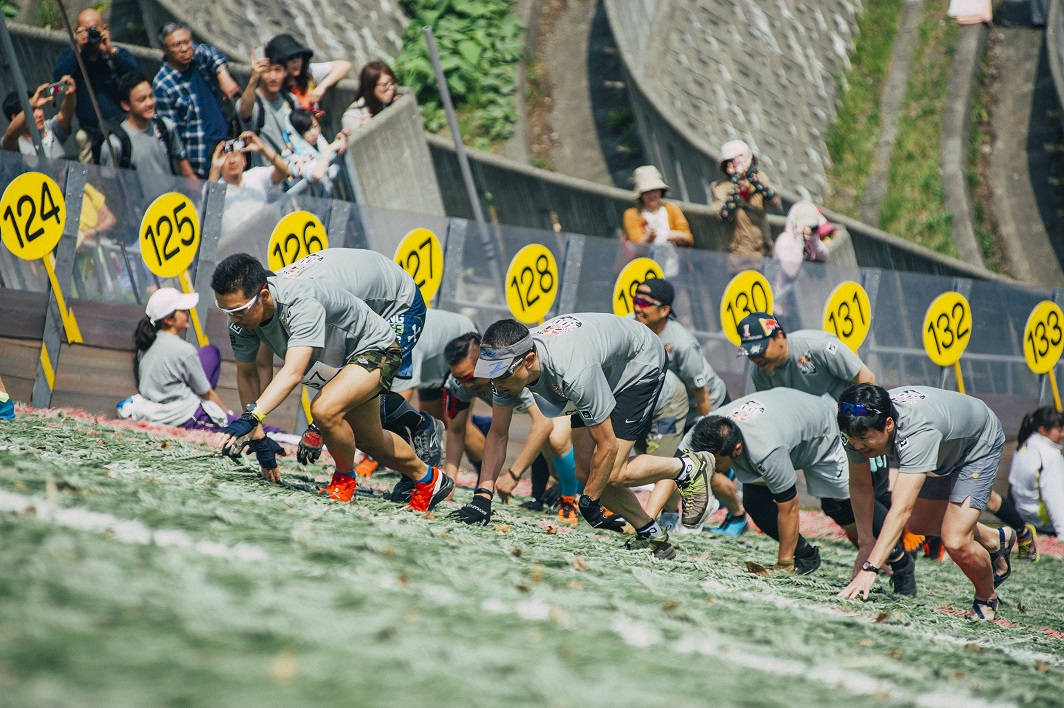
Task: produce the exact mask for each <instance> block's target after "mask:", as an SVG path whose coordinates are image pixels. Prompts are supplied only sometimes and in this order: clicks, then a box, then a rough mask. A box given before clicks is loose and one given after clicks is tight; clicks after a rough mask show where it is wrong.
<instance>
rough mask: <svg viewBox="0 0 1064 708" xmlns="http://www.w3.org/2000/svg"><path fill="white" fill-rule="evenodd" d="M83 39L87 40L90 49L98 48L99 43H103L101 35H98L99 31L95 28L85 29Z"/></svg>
mask: <svg viewBox="0 0 1064 708" xmlns="http://www.w3.org/2000/svg"><path fill="white" fill-rule="evenodd" d="M85 37H86V38H87V39H88V45H89V46H90V47H98V46H100V42H102V41H103V34H101V33H100V29H99V28H98V27H96V26H92V27H88V28H86V29H85Z"/></svg>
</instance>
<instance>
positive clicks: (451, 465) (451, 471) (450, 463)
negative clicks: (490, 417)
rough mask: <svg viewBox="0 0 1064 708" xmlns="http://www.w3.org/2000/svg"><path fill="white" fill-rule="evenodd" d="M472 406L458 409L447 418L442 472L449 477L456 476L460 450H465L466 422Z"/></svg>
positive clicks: (460, 459) (460, 456) (453, 477)
mask: <svg viewBox="0 0 1064 708" xmlns="http://www.w3.org/2000/svg"><path fill="white" fill-rule="evenodd" d="M471 410H472V407H469V408H466V409H464V410H460V411H458V412H457V413H456V414H455V416H454V417H453V418H447V419H446V421H445V422H446V423H447V447H446V456H445V457H444V458H443V473H444V474H445V475H447V476H448V477H450V478H451V479H457V477H458V465H460V464H461V463H462V451H463V450H465V437H466V423H467V422H468V421H469V412H470V411H471Z"/></svg>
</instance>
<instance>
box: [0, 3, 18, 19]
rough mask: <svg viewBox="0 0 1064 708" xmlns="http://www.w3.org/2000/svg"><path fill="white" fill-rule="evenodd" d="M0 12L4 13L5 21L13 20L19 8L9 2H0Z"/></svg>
mask: <svg viewBox="0 0 1064 708" xmlns="http://www.w3.org/2000/svg"><path fill="white" fill-rule="evenodd" d="M0 12H2V13H4V17H6V18H7V19H9V20H13V19H15V18H16V17H18V13H19V6H18V5H16V4H15V3H14V2H12V1H11V0H0Z"/></svg>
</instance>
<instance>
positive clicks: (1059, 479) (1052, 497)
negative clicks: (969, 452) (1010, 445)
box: [1009, 406, 1064, 561]
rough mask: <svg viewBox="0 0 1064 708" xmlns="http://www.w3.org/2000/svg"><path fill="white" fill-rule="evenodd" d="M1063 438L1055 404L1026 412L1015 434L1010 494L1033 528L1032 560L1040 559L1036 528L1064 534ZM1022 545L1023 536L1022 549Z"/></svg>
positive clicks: (1062, 419)
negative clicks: (1061, 450) (1034, 535)
mask: <svg viewBox="0 0 1064 708" xmlns="http://www.w3.org/2000/svg"><path fill="white" fill-rule="evenodd" d="M1061 440H1064V416H1062V415H1061V414H1060V413H1058V412H1057V410H1056V408H1054V407H1053V406H1043V407H1041V408H1039V409H1037V410H1035V411H1033V412H1031V413H1028V414H1027V415H1025V416H1024V417H1023V422H1022V423H1021V424H1020V432H1019V434H1018V435H1017V436H1016V454H1015V455H1013V457H1012V468H1011V469H1010V470H1009V488H1010V493H1009V497H1010V499H1011V501H1012V502H1013V503H1014V504H1015V505H1016V510H1017V511H1018V512H1019V513H1020V515H1021V516H1022V517H1023V518H1024V519H1025V520H1026V521H1027V524H1028V527H1029V528H1030V530H1031V534H1032V538H1031V551H1030V552H1029V553H1028V554H1027V556H1026V557H1027V559H1028V560H1031V561H1037V560H1038V548H1037V546H1036V545H1035V542H1034V538H1033V534H1034V531H1035V529H1037V530H1038V531H1040V532H1041V533H1046V534H1056V536H1057V537H1059V538H1064V457H1061V454H1060V446H1061V445H1060V444H1061ZM1022 546H1023V541H1022V539H1021V540H1020V548H1021V550H1022ZM1020 557H1021V558H1022V557H1023V555H1022V554H1021V556H1020Z"/></svg>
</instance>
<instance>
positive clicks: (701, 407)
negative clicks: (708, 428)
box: [691, 386, 713, 415]
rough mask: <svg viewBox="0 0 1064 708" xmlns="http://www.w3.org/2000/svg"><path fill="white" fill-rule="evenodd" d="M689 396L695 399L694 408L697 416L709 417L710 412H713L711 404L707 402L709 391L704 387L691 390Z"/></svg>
mask: <svg viewBox="0 0 1064 708" xmlns="http://www.w3.org/2000/svg"><path fill="white" fill-rule="evenodd" d="M691 394H692V395H693V396H694V397H695V408H696V409H697V410H698V415H709V413H710V411H712V410H713V402H712V401H710V400H709V389H708V388H707V387H705V386H703V387H702V388H696V389H692V390H691Z"/></svg>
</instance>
